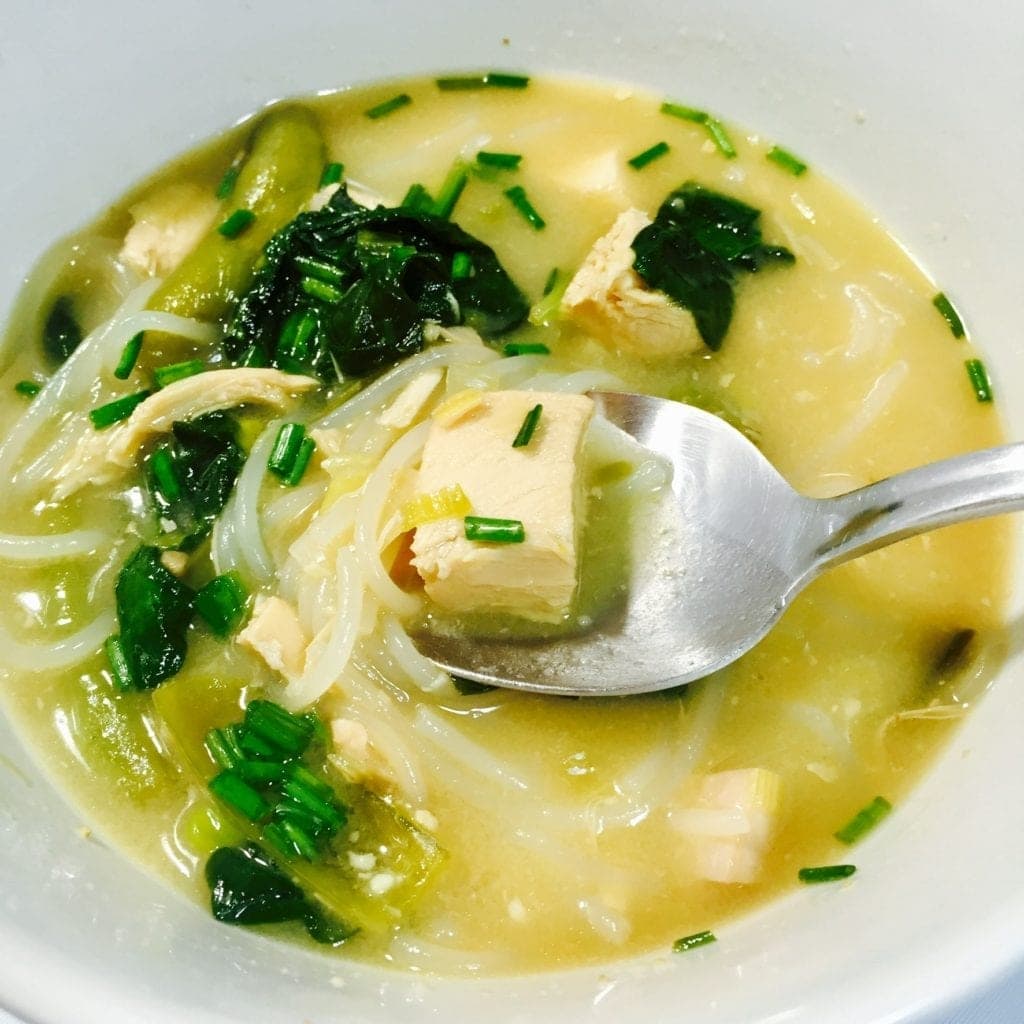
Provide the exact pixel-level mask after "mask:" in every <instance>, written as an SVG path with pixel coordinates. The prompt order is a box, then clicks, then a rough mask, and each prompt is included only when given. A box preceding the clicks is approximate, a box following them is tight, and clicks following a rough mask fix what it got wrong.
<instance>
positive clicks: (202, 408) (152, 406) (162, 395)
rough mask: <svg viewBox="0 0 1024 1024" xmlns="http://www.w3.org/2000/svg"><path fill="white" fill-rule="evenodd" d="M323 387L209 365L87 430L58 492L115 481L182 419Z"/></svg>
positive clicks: (58, 476)
mask: <svg viewBox="0 0 1024 1024" xmlns="http://www.w3.org/2000/svg"><path fill="white" fill-rule="evenodd" d="M318 386H319V383H318V381H316V380H314V379H313V378H312V377H302V376H299V375H297V374H290V373H282V372H281V371H280V370H265V369H255V368H240V369H233V370H209V371H207V372H206V373H199V374H196V375H195V376H193V377H186V378H185V379H184V380H179V381H175V382H174V383H173V384H169V385H168V386H167V387H165V388H163V389H162V390H160V391H158V392H157V393H156V394H154V395H151V396H150V397H149V398H147V399H146V400H145V401H144V402H142V403H141V404H140V405H139V406H137V407H136V409H135V411H134V412H133V413H132V414H131V416H129V417H128V419H126V420H125V421H124V422H123V423H121V424H118V425H117V426H115V427H113V428H111V429H110V430H104V431H96V432H95V433H92V432H90V433H87V434H85V435H84V436H83V437H81V438H80V439H79V441H78V443H77V444H76V445H75V447H74V449H73V450H72V452H71V455H70V456H69V457H68V459H67V461H66V462H64V463H63V464H62V465H61V466H59V467H58V468H57V470H56V471H55V472H54V474H53V481H54V483H55V487H54V497H55V498H56V499H58V500H61V499H63V498H66V497H67V496H68V495H70V494H74V493H75V492H76V491H77V490H79V489H80V488H82V487H84V486H85V485H86V484H109V483H111V482H113V481H114V480H116V479H117V478H118V477H119V476H121V475H122V474H123V473H125V472H126V471H127V470H129V469H131V468H132V467H133V466H135V465H136V463H137V461H138V455H139V449H140V448H141V447H142V446H143V445H144V444H145V443H146V442H147V441H149V440H150V439H151V438H152V437H153V436H154V435H156V434H162V433H166V432H167V431H168V430H170V429H171V427H172V426H173V425H174V423H175V422H177V421H178V420H190V419H194V418H195V417H197V416H202V415H203V414H204V413H208V412H214V411H216V410H218V409H231V408H234V407H235V406H238V405H272V406H275V407H277V408H279V409H280V408H284V407H285V406H286V405H287V404H288V403H289V402H290V401H291V400H292V399H293V398H295V397H296V396H297V395H300V394H302V393H303V392H305V391H310V390H312V389H313V388H316V387H318Z"/></svg>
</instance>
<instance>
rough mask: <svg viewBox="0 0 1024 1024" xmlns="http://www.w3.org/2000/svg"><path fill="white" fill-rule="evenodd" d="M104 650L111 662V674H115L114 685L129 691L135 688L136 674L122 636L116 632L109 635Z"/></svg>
mask: <svg viewBox="0 0 1024 1024" xmlns="http://www.w3.org/2000/svg"><path fill="white" fill-rule="evenodd" d="M103 650H104V652H105V653H106V655H107V661H108V662H110V674H111V676H113V679H114V685H115V686H116V687H117V688H118V689H119V690H121V691H122V692H125V693H127V692H128V691H129V690H134V689H135V676H134V674H133V672H132V667H131V665H130V664H129V663H128V658H127V656H126V655H125V653H124V645H123V644H122V643H121V638H120V637H119V636H117V635H116V634H115V635H114V636H108V637H107V639H106V640H105V641H104V643H103Z"/></svg>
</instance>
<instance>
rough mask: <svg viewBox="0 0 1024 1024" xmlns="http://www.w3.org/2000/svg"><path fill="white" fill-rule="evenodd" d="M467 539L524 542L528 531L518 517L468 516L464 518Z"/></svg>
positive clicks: (511, 542)
mask: <svg viewBox="0 0 1024 1024" xmlns="http://www.w3.org/2000/svg"><path fill="white" fill-rule="evenodd" d="M463 524H464V526H465V531H466V540H476V541H481V542H486V543H490V544H522V543H523V541H524V540H526V531H525V530H524V529H523V524H522V523H521V522H520V521H519V520H518V519H491V518H488V517H487V516H466V518H465V519H464V520H463Z"/></svg>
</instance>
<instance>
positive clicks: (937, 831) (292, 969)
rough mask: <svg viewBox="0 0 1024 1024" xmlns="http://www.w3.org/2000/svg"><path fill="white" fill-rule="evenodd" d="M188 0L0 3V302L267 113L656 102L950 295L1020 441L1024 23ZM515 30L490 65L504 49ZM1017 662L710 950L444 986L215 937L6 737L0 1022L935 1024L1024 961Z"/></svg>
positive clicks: (870, 8) (870, 6)
mask: <svg viewBox="0 0 1024 1024" xmlns="http://www.w3.org/2000/svg"><path fill="white" fill-rule="evenodd" d="M354 6H355V5H352V4H338V3H334V4H331V3H324V2H323V0H316V2H310V0H291V2H290V3H289V4H281V3H277V2H274V3H254V2H248V3H243V2H220V3H217V4H211V3H205V2H202V0H178V2H176V3H167V4H152V5H141V4H139V3H138V2H124V0H117V2H113V0H108V2H105V3H102V4H76V5H61V6H60V8H59V9H58V8H56V7H53V6H51V5H47V4H36V5H31V6H30V5H19V6H15V5H13V4H12V5H8V6H5V8H4V9H3V11H2V12H0V51H2V59H0V96H3V105H4V112H3V123H4V133H3V141H2V143H0V147H2V155H3V174H2V175H0V195H2V197H3V204H2V208H3V211H4V246H5V252H6V255H5V258H4V260H3V261H2V264H0V307H2V308H4V309H6V308H7V307H8V306H9V303H10V300H11V298H12V296H13V294H14V291H15V289H16V287H17V285H18V283H19V279H20V277H21V275H22V274H23V272H24V271H25V270H26V269H27V267H28V266H29V265H30V263H31V262H32V261H33V259H34V258H35V257H36V256H37V255H38V254H39V253H40V251H41V250H42V249H43V248H44V247H45V246H46V245H47V244H48V243H49V242H50V241H52V240H53V239H54V238H55V237H57V236H58V235H60V234H62V233H64V232H66V231H67V230H68V229H70V228H72V227H74V226H76V225H78V224H80V223H82V222H83V221H85V220H87V219H89V218H90V217H91V216H93V215H94V214H95V213H96V212H98V211H99V210H100V209H101V208H102V207H103V205H104V203H105V202H106V201H108V200H110V199H112V198H113V197H114V196H116V195H117V194H118V193H119V192H121V191H122V190H123V189H124V187H125V186H126V185H127V184H128V183H130V182H131V181H133V180H135V179H137V178H139V177H140V176H142V175H144V174H145V173H146V172H148V171H149V170H151V169H152V168H154V167H156V166H157V165H159V164H160V163H161V162H162V161H163V160H165V159H166V158H168V157H170V156H171V155H173V154H175V153H177V152H179V151H181V150H182V149H185V148H187V147H189V146H190V145H191V144H193V143H194V142H196V141H197V140H199V139H202V138H204V137H206V136H208V135H210V134H211V133H213V132H216V131H217V130H218V129H220V128H222V127H224V126H226V125H227V124H229V123H231V122H232V121H233V120H235V119H236V118H238V117H240V116H241V115H243V114H246V113H248V112H249V111H251V110H252V109H253V108H255V107H257V106H259V105H261V104H263V103H264V102H266V101H267V100H269V99H271V98H273V97H280V96H284V95H288V94H294V93H308V92H311V91H313V90H317V89H324V88H335V87H337V86H340V85H344V84H346V83H350V82H358V81H365V80H369V79H373V78H375V77H380V76H391V75H397V74H402V73H413V72H419V71H434V70H437V69H441V68H454V67H491V66H497V67H512V68H519V67H522V68H526V69H532V70H536V71H542V70H554V71H575V72H584V73H589V74H593V75H600V76H605V77H610V78H619V79H626V80H632V81H637V82H641V83H644V84H647V85H650V86H652V87H654V88H656V89H658V90H661V91H663V92H664V93H666V94H668V95H672V96H676V97H678V98H680V99H681V100H684V101H685V102H690V103H694V104H697V105H703V106H707V107H709V108H712V109H714V110H716V111H719V112H721V113H722V114H723V115H724V116H726V117H728V118H730V119H734V120H735V121H736V122H738V123H741V124H745V125H749V126H751V127H754V128H757V129H760V130H762V131H764V132H765V133H766V134H768V135H770V136H771V137H773V138H780V139H783V140H785V142H786V144H787V145H790V146H791V147H792V148H793V149H794V150H795V151H796V152H798V153H801V154H805V155H806V156H807V157H808V158H810V159H811V160H812V161H813V163H814V165H815V166H816V167H818V168H821V169H822V170H823V171H826V172H827V173H829V174H830V175H832V176H833V177H834V178H836V179H838V180H839V181H840V182H842V183H844V184H846V185H847V186H848V188H850V189H851V190H852V191H853V192H855V193H856V194H858V195H859V196H860V197H862V199H863V200H864V201H865V202H866V203H867V204H868V205H869V206H870V207H871V208H873V209H874V210H876V211H877V212H878V214H879V215H880V216H881V218H882V219H883V221H884V222H885V223H887V224H888V225H889V226H890V227H891V228H892V229H893V230H894V231H895V232H896V234H897V235H898V236H899V237H900V238H902V239H903V240H904V241H905V242H906V243H907V245H908V246H909V248H910V250H911V251H912V252H914V253H915V254H916V255H917V256H918V257H919V258H920V259H921V260H922V262H923V263H924V264H925V265H926V266H927V267H928V268H929V269H930V270H931V271H932V273H933V274H934V275H935V276H936V278H937V279H938V280H940V281H941V282H942V284H943V287H945V288H946V289H947V290H948V291H950V292H951V293H952V294H954V295H955V296H956V297H957V299H958V300H959V302H960V305H961V307H962V308H963V310H964V311H965V312H966V314H967V315H968V316H969V319H970V323H971V325H972V328H973V331H974V335H975V337H976V339H977V340H978V341H979V342H980V344H981V346H982V348H983V349H984V350H985V351H986V352H987V353H988V354H989V356H990V358H991V364H992V366H993V367H994V377H995V387H996V393H997V396H998V398H997V400H998V401H1000V403H1001V409H1002V412H1003V414H1004V415H1005V416H1007V418H1008V421H1009V429H1010V432H1011V435H1013V436H1020V433H1021V425H1022V414H1020V413H1018V412H1017V411H1016V410H1017V409H1018V408H1019V407H1020V403H1013V402H1011V401H1010V400H1009V397H1010V396H1011V395H1013V394H1014V391H1015V388H1016V387H1018V386H1020V384H1021V383H1024V348H1022V346H1020V345H1019V344H1018V343H1017V342H1016V338H1018V337H1019V335H1020V320H1021V313H1020V299H1021V288H1020V256H1019V252H1020V249H1019V244H1020V243H1019V239H1020V238H1021V237H1022V236H1024V213H1022V210H1024V205H1022V203H1021V198H1020V197H1021V184H1020V168H1021V166H1024V132H1022V131H1021V128H1020V120H1019V118H1020V109H1021V101H1022V99H1024V72H1022V71H1021V63H1020V61H1021V54H1022V52H1024V47H1022V45H1021V44H1022V25H1024V17H1022V16H1021V14H1020V13H1019V11H1018V10H1017V9H1016V8H1011V7H1008V6H1007V5H1005V4H1003V3H1001V2H999V0H975V2H973V3H971V4H962V3H952V2H950V3H942V4H937V3H936V4H928V5H925V4H910V3H906V4H893V3H891V2H887V0H862V2H860V3H858V4H846V5H838V4H837V5H825V4H820V3H815V2H813V0H809V2H806V3H801V2H797V0H789V2H775V3H772V4H754V3H748V4H742V3H732V4H728V5H726V4H721V3H718V2H715V0H703V2H689V3H687V2H685V0H676V2H674V3H659V2H657V0H631V2H630V3H629V4H628V5H623V4H618V3H613V2H611V0H588V2H586V3H579V4H574V5H573V10H571V11H570V10H568V9H564V10H563V9H560V8H558V7H557V6H556V5H555V4H552V3H550V2H544V0H518V2H517V3H515V4H507V5H501V7H500V9H499V7H498V6H497V5H489V4H486V3H482V2H480V0H476V2H474V3H468V2H464V0H457V2H449V3H446V4H444V5H440V4H433V5H425V4H420V3H414V2H381V3H378V4H374V5H373V6H372V8H371V6H370V5H360V7H359V9H354ZM505 38H507V39H508V40H509V42H508V44H507V45H506V44H505V42H504V39H505ZM1021 684H1024V673H1022V670H1021V666H1020V664H1019V659H1017V658H1014V659H1013V660H1012V661H1011V663H1010V664H1009V665H1008V666H1007V667H1006V669H1005V670H1004V672H1003V673H1002V675H1001V678H1000V680H999V682H998V684H997V685H996V687H995V688H994V691H993V692H992V693H991V694H990V695H989V696H988V697H987V699H986V700H985V702H984V703H983V705H982V707H981V708H980V709H979V710H978V712H977V714H975V715H974V716H973V717H972V718H971V720H970V721H969V722H968V723H967V725H966V727H965V728H964V729H963V731H962V732H961V733H959V735H958V736H957V737H956V740H955V741H954V743H953V744H952V745H951V747H950V749H949V750H948V751H947V752H946V754H945V756H944V757H943V758H942V760H941V763H940V764H938V765H937V766H936V768H935V769H934V770H933V771H932V772H931V773H930V774H929V775H928V777H927V779H926V781H925V782H924V784H923V785H922V786H921V787H920V788H919V789H918V790H917V791H916V792H915V794H914V795H913V797H912V799H911V800H910V801H909V802H907V804H906V805H905V806H902V807H901V808H900V813H898V814H897V815H895V816H894V817H893V818H892V819H890V821H889V823H887V824H886V827H885V828H884V829H882V830H880V832H879V833H878V834H876V835H875V836H874V837H872V839H871V840H869V841H868V842H866V843H865V844H864V846H863V847H862V848H860V849H859V850H858V863H860V864H861V865H862V867H863V868H865V869H866V870H863V871H862V873H861V874H859V875H858V880H857V884H856V885H854V886H851V887H848V888H841V889H827V890H825V891H823V890H820V889H819V890H805V891H802V892H799V893H795V894H793V895H792V896H789V897H787V898H785V899H783V900H782V901H780V902H778V903H775V904H774V905H772V906H770V907H769V908H767V909H766V910H764V911H762V912H760V913H758V914H756V915H755V916H753V917H750V918H747V919H745V920H742V921H738V922H735V923H733V924H730V925H728V926H727V927H725V928H723V929H722V930H721V933H720V941H719V943H718V944H717V946H714V947H711V948H710V949H709V950H702V951H697V952H695V953H692V954H690V955H688V956H686V957H677V958H674V959H671V958H668V957H665V956H661V957H655V958H650V959H646V960H642V961H636V962H632V963H629V964H622V965H616V966H613V967H609V968H605V969H603V970H586V971H579V972H575V973H572V974H563V975H557V976H546V977H540V978H536V977H535V978H527V979H520V980H507V981H484V982H475V983H455V982H443V981H435V980H424V979H417V978H415V977H410V976H402V975H397V974H389V973H385V972H382V971H376V970H370V969H368V968H365V967H362V966H359V965H350V964H347V963H346V962H344V961H343V960H339V959H336V958H335V959H327V958H325V957H320V956H316V955H312V954H310V953H307V952H305V951H302V950H298V949H292V948H289V947H286V946H281V945H276V944H272V943H270V942H267V941H266V940H264V939H262V938H260V937H259V936H258V935H254V934H251V933H247V932H244V931H240V930H232V929H229V928H224V927H222V926H219V925H217V924H215V923H214V922H213V921H212V920H210V919H209V918H208V917H207V915H205V914H204V913H203V912H201V911H200V910H198V909H197V908H196V907H194V906H192V905H191V904H186V903H185V902H184V901H183V900H182V899H180V898H178V897H177V896H176V895H174V894H172V893H170V892H169V891H167V890H166V889H165V888H163V887H162V886H161V885H160V884H158V883H157V882H155V881H153V880H151V879H150V878H148V877H146V876H145V875H143V874H142V873H140V872H139V871H138V870H136V869H135V868H134V867H132V866H131V865H130V864H128V863H127V862H126V861H124V860H123V859H122V858H121V857H120V855H118V854H117V853H114V852H111V851H109V850H108V849H106V848H104V847H103V846H101V845H99V844H97V843H95V842H85V841H83V840H82V839H81V838H80V837H79V835H78V834H77V833H76V828H77V826H79V825H80V824H81V822H80V819H79V817H78V816H77V815H76V813H75V812H74V811H73V810H70V809H69V808H68V807H67V806H66V805H65V804H64V803H63V802H62V800H61V798H60V797H59V796H58V795H57V794H56V792H55V791H54V790H53V789H52V788H51V786H50V785H49V784H48V783H47V782H46V781H44V780H43V779H41V778H40V772H39V768H38V767H37V766H36V765H34V764H33V763H32V762H31V760H30V759H29V758H28V757H27V756H26V754H25V752H24V751H23V750H22V748H21V747H20V745H19V743H18V741H17V740H16V738H15V737H14V736H12V735H11V733H10V731H9V728H8V727H7V726H6V725H5V724H4V723H3V722H0V777H2V779H3V783H2V785H3V788H2V793H3V796H2V798H0V836H2V842H0V901H2V907H3V920H2V921H0V950H3V955H2V956H0V1005H2V1006H5V1007H7V1008H9V1009H11V1010H12V1011H13V1012H15V1013H17V1014H18V1015H20V1016H23V1017H24V1018H25V1019H26V1020H31V1021H38V1022H45V1024H56V1022H61V1024H64V1022H70V1021H74V1022H75V1024H91V1022H102V1024H139V1022H146V1024H172V1022H173V1024H178V1022H179V1021H182V1020H187V1021H189V1022H190V1024H206V1022H215V1021H216V1022H228V1021H231V1022H235V1021H237V1022H241V1021H254V1020H259V1021H261V1022H266V1024H277V1022H281V1024H285V1022H287V1024H298V1022H300V1021H305V1020H316V1021H326V1020H335V1019H338V1020H346V1021H357V1020H360V1021H361V1020H365V1021H385V1020H386V1021H418V1020H422V1019H424V1018H426V1017H428V1016H430V1017H436V1018H438V1019H447V1020H455V1021H461V1020H469V1019H478V1018H479V1017H480V1016H481V1015H486V1016H487V1017H488V1018H489V1019H492V1020H495V1021H497V1020H530V1021H540V1020H558V1021H569V1020H576V1019H582V1018H586V1019H588V1020H589V1019H593V1020H606V1019H607V1020H610V1019H615V1020H616V1021H623V1020H625V1021H632V1020H637V1021H639V1020H643V1021H653V1020H662V1019H665V1020H667V1019H673V1020H693V1021H713V1022H716V1024H732V1022H735V1024H756V1022H764V1024H767V1022H769V1021H773V1022H774V1021H787V1022H807V1024H833V1022H835V1024H838V1022H857V1024H865V1022H872V1021H877V1022H881V1021H886V1022H895V1021H911V1020H914V1021H919V1020H923V1019H925V1018H927V1019H929V1020H935V1021H939V1020H943V1021H945V1020H948V1019H949V1017H950V1015H951V1013H952V1010H951V1007H952V1006H953V1005H954V1004H956V1003H957V1001H958V1000H960V999H961V998H963V997H964V996H966V995H968V994H970V993H971V992H975V991H978V990H980V989H981V988H983V987H984V986H986V985H988V984H990V983H991V982H992V980H993V979H994V978H996V977H997V975H999V974H1000V973H1001V972H1006V971H1009V970H1011V969H1012V968H1013V967H1014V966H1015V965H1016V964H1019V962H1020V961H1021V959H1022V957H1024V882H1022V881H1021V865H1022V864H1024V800H1022V799H1021V798H1020V796H1019V789H1018V785H1019V783H1018V779H1019V776H1020V767H1021V760H1020V737H1021V736H1022V735H1024V698H1022V696H1021V691H1020V686H1021Z"/></svg>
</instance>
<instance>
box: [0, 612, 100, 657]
mask: <svg viewBox="0 0 1024 1024" xmlns="http://www.w3.org/2000/svg"><path fill="white" fill-rule="evenodd" d="M114 628H115V620H114V613H113V611H104V612H101V613H100V614H99V615H98V616H97V617H96V618H95V619H93V621H92V622H90V623H89V625H88V626H84V627H83V628H82V629H80V630H78V632H77V633H72V634H71V635H70V636H67V637H65V638H64V639H63V640H56V641H54V640H47V641H45V642H44V643H38V644H34V643H24V642H22V641H20V640H15V638H14V637H13V636H11V634H10V633H8V632H7V630H6V629H5V628H4V627H3V626H0V647H2V648H3V652H4V664H6V665H8V666H9V667H12V668H20V669H23V670H24V671H26V672H43V671H52V670H54V669H59V668H68V667H69V666H71V665H76V664H78V662H80V661H84V660H85V659H86V658H88V657H89V656H90V655H92V654H95V653H96V652H97V651H98V650H99V649H100V647H101V646H102V645H103V641H104V640H106V638H107V637H108V636H110V634H111V633H112V632H113V631H114Z"/></svg>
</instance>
